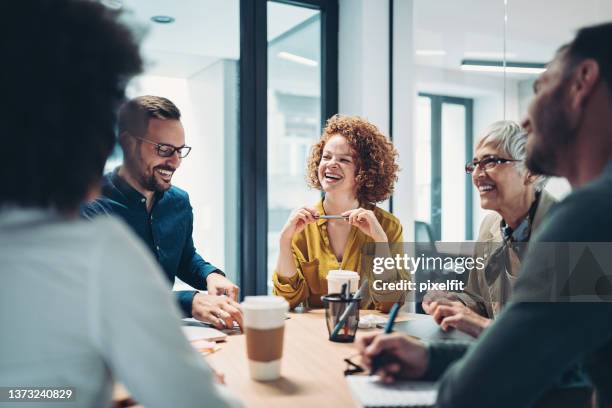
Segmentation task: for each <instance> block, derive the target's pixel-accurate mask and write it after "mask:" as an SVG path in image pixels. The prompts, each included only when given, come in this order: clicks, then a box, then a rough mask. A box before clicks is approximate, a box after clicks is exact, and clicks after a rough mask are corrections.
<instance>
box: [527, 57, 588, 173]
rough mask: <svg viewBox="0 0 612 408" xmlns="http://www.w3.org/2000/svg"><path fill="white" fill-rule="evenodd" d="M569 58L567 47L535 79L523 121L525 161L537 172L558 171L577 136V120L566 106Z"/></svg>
mask: <svg viewBox="0 0 612 408" xmlns="http://www.w3.org/2000/svg"><path fill="white" fill-rule="evenodd" d="M566 60H567V58H566V57H565V51H560V52H559V53H558V54H557V56H556V57H555V59H554V60H553V61H552V62H551V63H550V64H549V65H548V68H547V69H546V71H545V72H543V73H542V75H540V77H539V78H538V79H537V81H536V82H535V83H534V93H535V96H534V98H533V100H532V101H531V103H530V105H529V109H528V111H527V119H525V121H524V122H523V127H524V129H525V130H526V131H527V134H528V139H527V146H526V150H527V159H526V165H527V167H528V168H529V169H530V170H532V171H533V172H534V173H538V174H543V175H550V176H556V175H559V164H560V163H562V161H563V155H564V152H566V151H568V147H569V145H570V144H571V143H572V142H573V141H574V139H575V129H576V126H577V124H576V123H572V122H576V121H575V120H572V119H571V115H570V114H569V113H568V111H567V108H566V106H567V101H568V75H567V74H566V72H565V71H566V65H567V61H566Z"/></svg>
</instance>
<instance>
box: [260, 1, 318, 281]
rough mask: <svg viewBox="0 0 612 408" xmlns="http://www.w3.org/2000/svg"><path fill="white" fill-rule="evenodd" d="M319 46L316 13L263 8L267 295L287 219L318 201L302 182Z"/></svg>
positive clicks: (311, 137)
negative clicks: (265, 19) (265, 37)
mask: <svg viewBox="0 0 612 408" xmlns="http://www.w3.org/2000/svg"><path fill="white" fill-rule="evenodd" d="M320 44H321V12H320V11H319V10H316V9H311V8H305V7H299V6H295V5H288V4H281V3H275V2H269V3H268V290H270V289H271V281H270V279H271V276H272V273H273V271H274V268H275V267H276V260H277V257H278V245H279V243H278V241H279V236H280V231H281V229H282V227H283V226H284V225H285V222H286V221H287V218H288V217H289V214H290V213H291V211H293V209H295V208H298V207H301V206H305V205H313V204H314V203H315V202H316V201H317V200H318V199H319V198H320V194H319V192H318V191H316V190H310V189H309V188H308V187H307V186H306V181H305V170H306V159H307V156H308V154H309V152H310V147H311V146H312V144H313V143H314V141H315V140H317V139H318V138H319V136H320V133H321V46H320Z"/></svg>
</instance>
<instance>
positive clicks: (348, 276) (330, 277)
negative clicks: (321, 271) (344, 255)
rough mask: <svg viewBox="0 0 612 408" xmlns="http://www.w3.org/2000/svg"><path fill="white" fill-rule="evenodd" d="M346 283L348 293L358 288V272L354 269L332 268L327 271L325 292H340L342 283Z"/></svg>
mask: <svg viewBox="0 0 612 408" xmlns="http://www.w3.org/2000/svg"><path fill="white" fill-rule="evenodd" d="M345 283H346V284H347V285H348V287H349V292H350V293H355V292H357V289H359V274H358V273H357V272H354V271H345V270H337V269H333V270H331V271H329V272H328V273H327V293H328V294H331V293H340V292H341V291H342V285H343V284H345Z"/></svg>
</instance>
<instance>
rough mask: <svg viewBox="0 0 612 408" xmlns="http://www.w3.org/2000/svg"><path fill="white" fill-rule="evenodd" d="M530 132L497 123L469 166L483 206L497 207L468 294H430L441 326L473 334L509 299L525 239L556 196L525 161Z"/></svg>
mask: <svg viewBox="0 0 612 408" xmlns="http://www.w3.org/2000/svg"><path fill="white" fill-rule="evenodd" d="M526 142H527V135H526V134H525V133H524V132H523V130H522V129H521V127H520V125H518V124H517V123H515V122H512V121H499V122H495V123H493V124H492V125H491V126H490V127H489V128H488V130H487V131H486V133H485V135H484V137H483V138H482V139H481V140H480V141H479V142H478V144H477V145H476V152H475V155H474V159H473V160H472V161H471V162H469V163H468V164H466V166H465V170H466V172H467V173H468V174H471V175H472V181H473V183H474V186H476V188H477V189H478V193H479V195H480V206H481V207H482V208H483V209H486V210H492V211H493V212H492V213H490V214H488V215H487V216H486V217H485V219H484V220H483V221H482V224H481V226H480V233H479V235H478V242H477V243H476V249H475V254H474V256H475V257H484V258H485V259H486V264H485V267H484V268H482V269H472V270H471V271H470V276H469V278H468V284H467V287H466V290H465V291H464V292H463V293H451V292H436V293H431V292H430V293H427V295H426V296H425V299H424V300H423V309H424V310H425V312H427V313H429V314H431V315H432V316H433V317H434V319H435V320H436V322H437V323H438V324H440V326H441V327H442V329H444V330H447V329H448V328H449V327H455V328H457V329H458V330H461V331H463V332H466V333H468V334H470V335H472V336H474V337H478V336H479V335H480V333H481V332H482V331H483V330H484V329H485V328H486V327H488V326H489V324H490V323H491V319H493V318H495V316H497V314H499V312H500V310H501V308H502V307H503V306H504V304H505V303H506V302H507V301H508V299H509V297H510V295H511V293H512V287H513V285H514V282H515V281H516V279H517V277H518V273H519V270H520V266H521V260H522V256H523V254H524V249H525V247H526V243H527V242H528V241H529V239H530V237H531V236H532V235H533V232H534V231H535V230H536V229H537V228H538V226H539V225H540V222H541V220H542V218H543V216H544V215H545V214H546V213H547V212H548V210H549V209H550V208H551V206H552V205H553V204H554V203H555V200H554V198H553V197H552V196H550V195H549V194H548V193H546V192H545V191H543V185H544V182H545V180H544V178H543V177H541V176H537V175H534V174H531V173H530V172H529V171H528V170H527V168H526V167H525V165H524V160H525V154H526V153H525V144H526Z"/></svg>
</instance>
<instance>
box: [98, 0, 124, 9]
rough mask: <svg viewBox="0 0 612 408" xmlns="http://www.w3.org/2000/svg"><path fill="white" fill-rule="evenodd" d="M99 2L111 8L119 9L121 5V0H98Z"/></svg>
mask: <svg viewBox="0 0 612 408" xmlns="http://www.w3.org/2000/svg"><path fill="white" fill-rule="evenodd" d="M100 3H102V4H103V5H105V6H106V7H108V8H109V9H112V10H120V9H121V8H122V7H123V1H121V0H100Z"/></svg>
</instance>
